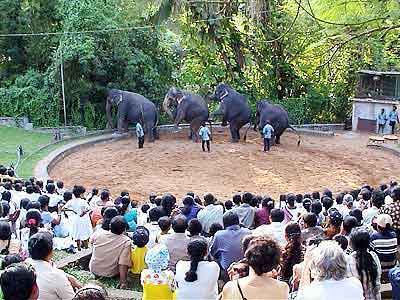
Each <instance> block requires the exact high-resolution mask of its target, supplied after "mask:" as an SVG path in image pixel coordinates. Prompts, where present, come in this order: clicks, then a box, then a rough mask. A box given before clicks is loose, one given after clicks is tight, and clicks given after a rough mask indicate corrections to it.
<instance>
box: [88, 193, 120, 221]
mask: <svg viewBox="0 0 400 300" xmlns="http://www.w3.org/2000/svg"><path fill="white" fill-rule="evenodd" d="M97 198H98V197H97ZM92 200H93V198H92ZM89 205H90V207H91V208H92V212H91V214H90V219H91V221H92V225H93V227H95V226H96V225H97V224H98V222H99V221H100V220H101V219H102V215H101V211H102V209H103V208H104V207H111V206H113V205H114V203H113V202H112V201H111V200H110V192H109V191H108V190H103V191H101V193H100V199H96V200H95V201H92V202H91V204H89Z"/></svg>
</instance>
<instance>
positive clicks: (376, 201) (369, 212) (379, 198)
mask: <svg viewBox="0 0 400 300" xmlns="http://www.w3.org/2000/svg"><path fill="white" fill-rule="evenodd" d="M384 204H385V194H384V193H383V192H380V191H375V192H374V193H373V194H372V201H371V207H369V208H367V209H365V210H363V212H362V214H363V220H364V221H363V224H364V225H371V223H372V220H373V219H374V218H375V217H376V216H377V215H378V214H379V210H380V209H381V208H382V206H383V205H384Z"/></svg>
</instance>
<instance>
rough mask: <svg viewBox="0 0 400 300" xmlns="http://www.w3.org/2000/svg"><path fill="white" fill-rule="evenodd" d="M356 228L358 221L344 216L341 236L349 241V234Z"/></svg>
mask: <svg viewBox="0 0 400 300" xmlns="http://www.w3.org/2000/svg"><path fill="white" fill-rule="evenodd" d="M357 226H358V220H357V219H356V217H353V216H346V217H345V218H344V220H343V223H342V231H341V234H343V235H344V236H346V237H347V238H348V239H350V234H351V232H352V231H353V229H354V228H356V227H357Z"/></svg>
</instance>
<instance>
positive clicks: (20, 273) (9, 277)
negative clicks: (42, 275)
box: [0, 263, 39, 300]
mask: <svg viewBox="0 0 400 300" xmlns="http://www.w3.org/2000/svg"><path fill="white" fill-rule="evenodd" d="M0 283H1V290H2V292H3V297H2V299H5V300H8V299H13V300H37V299H38V297H39V289H38V286H37V284H36V273H35V269H34V268H33V267H32V266H31V265H29V264H27V263H17V264H12V265H10V266H8V267H7V268H6V269H5V270H4V271H3V272H2V273H1V277H0Z"/></svg>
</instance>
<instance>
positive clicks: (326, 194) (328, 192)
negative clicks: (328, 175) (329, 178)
mask: <svg viewBox="0 0 400 300" xmlns="http://www.w3.org/2000/svg"><path fill="white" fill-rule="evenodd" d="M323 196H325V197H328V198H331V199H332V198H333V194H332V192H331V190H329V189H324V191H323Z"/></svg>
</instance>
